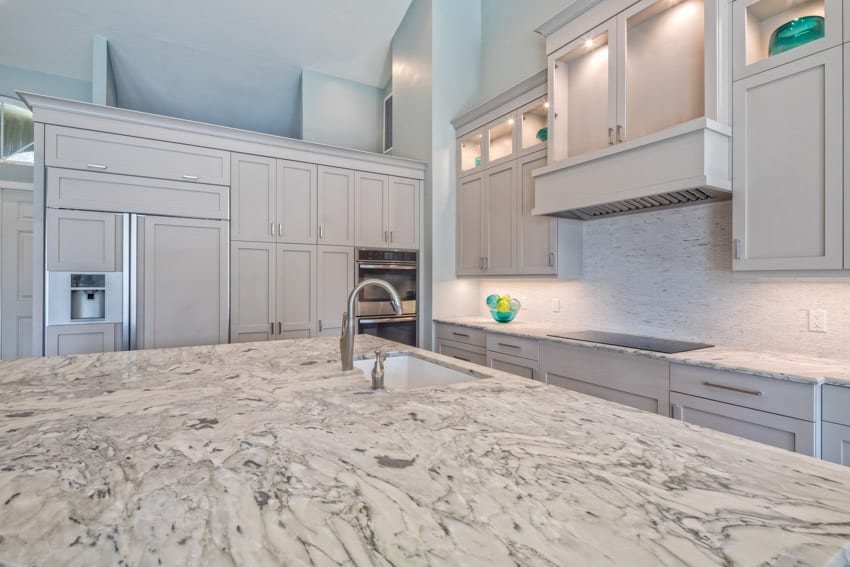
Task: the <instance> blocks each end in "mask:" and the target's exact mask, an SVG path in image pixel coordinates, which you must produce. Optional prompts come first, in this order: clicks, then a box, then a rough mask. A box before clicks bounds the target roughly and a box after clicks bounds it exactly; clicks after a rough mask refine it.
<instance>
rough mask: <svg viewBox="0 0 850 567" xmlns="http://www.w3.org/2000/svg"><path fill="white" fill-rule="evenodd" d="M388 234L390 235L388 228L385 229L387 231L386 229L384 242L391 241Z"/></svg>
mask: <svg viewBox="0 0 850 567" xmlns="http://www.w3.org/2000/svg"><path fill="white" fill-rule="evenodd" d="M388 235H389V231H388V230H385V231H384V242H389V241H390V240H389V236H388Z"/></svg>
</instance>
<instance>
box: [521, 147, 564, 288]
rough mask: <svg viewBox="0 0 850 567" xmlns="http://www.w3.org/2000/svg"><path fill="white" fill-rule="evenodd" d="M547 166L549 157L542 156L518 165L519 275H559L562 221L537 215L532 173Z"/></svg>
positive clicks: (539, 154)
mask: <svg viewBox="0 0 850 567" xmlns="http://www.w3.org/2000/svg"><path fill="white" fill-rule="evenodd" d="M545 165H546V154H545V153H542V154H541V153H538V154H534V155H531V156H529V157H527V158H525V159H522V160H520V161H519V163H518V168H519V169H518V172H517V175H518V176H519V186H518V187H517V204H516V208H517V215H518V219H517V221H518V222H517V239H518V240H517V273H518V274H529V275H532V274H533V275H548V274H555V273H557V270H558V267H557V265H556V264H557V258H558V220H557V219H555V218H553V217H541V216H537V217H536V216H534V215H532V214H531V211H533V210H534V178H533V177H532V176H531V172H532V171H534V170H535V169H538V168H541V167H543V166H545Z"/></svg>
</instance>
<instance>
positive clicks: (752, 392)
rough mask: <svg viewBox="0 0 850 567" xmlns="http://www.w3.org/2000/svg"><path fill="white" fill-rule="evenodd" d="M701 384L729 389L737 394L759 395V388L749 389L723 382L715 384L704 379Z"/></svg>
mask: <svg viewBox="0 0 850 567" xmlns="http://www.w3.org/2000/svg"><path fill="white" fill-rule="evenodd" d="M702 385H703V386H708V387H709V388H717V389H718V390H729V391H730V392H736V393H738V394H747V395H748V396H761V395H762V392H761V390H749V389H747V388H737V387H735V386H726V385H725V384H715V383H714V382H708V381H705V382H703V383H702Z"/></svg>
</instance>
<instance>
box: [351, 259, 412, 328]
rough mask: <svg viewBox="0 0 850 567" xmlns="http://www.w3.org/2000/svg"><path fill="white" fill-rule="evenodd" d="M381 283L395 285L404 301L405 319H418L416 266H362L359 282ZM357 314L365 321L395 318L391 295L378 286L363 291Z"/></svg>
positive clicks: (361, 263)
mask: <svg viewBox="0 0 850 567" xmlns="http://www.w3.org/2000/svg"><path fill="white" fill-rule="evenodd" d="M367 279H379V280H384V281H385V282H387V283H389V284H391V285H392V286H393V287H394V288H396V291H398V295H399V297H400V298H401V309H402V313H403V314H404V315H408V316H413V315H416V291H417V290H416V285H417V281H416V264H381V263H368V262H359V263H358V264H357V282H358V283H359V282H362V281H363V280H367ZM357 314H358V315H359V316H361V317H371V318H377V317H385V316H391V315H395V309H393V306H392V303H391V302H390V295H389V294H388V293H387V292H386V290H384V289H383V288H380V287H378V286H369V287H366V288H363V289H362V290H360V293H359V294H358V297H357Z"/></svg>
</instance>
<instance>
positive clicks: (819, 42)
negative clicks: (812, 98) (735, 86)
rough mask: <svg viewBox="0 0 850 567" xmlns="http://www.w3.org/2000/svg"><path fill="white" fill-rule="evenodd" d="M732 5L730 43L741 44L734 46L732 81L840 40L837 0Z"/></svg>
mask: <svg viewBox="0 0 850 567" xmlns="http://www.w3.org/2000/svg"><path fill="white" fill-rule="evenodd" d="M732 9H733V10H734V17H733V28H734V29H733V34H734V38H733V45H740V46H744V49H737V48H736V49H735V50H734V56H733V62H732V65H733V75H734V80H736V81H737V80H739V79H743V78H744V77H749V76H752V75H754V74H756V73H761V72H763V71H767V70H768V69H772V68H774V67H777V66H779V65H784V64H785V63H789V62H791V61H795V60H797V59H801V58H803V57H806V56H808V55H812V54H814V53H817V52H819V51H823V50H824V49H829V48H830V47H834V46H836V45H838V44H840V43H841V36H842V25H843V23H842V7H841V0H737V1H736V2H735V3H734V5H733V8H732ZM848 9H850V6H846V7H845V8H844V11H845V12H847V10H848ZM845 17H846V14H845Z"/></svg>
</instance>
